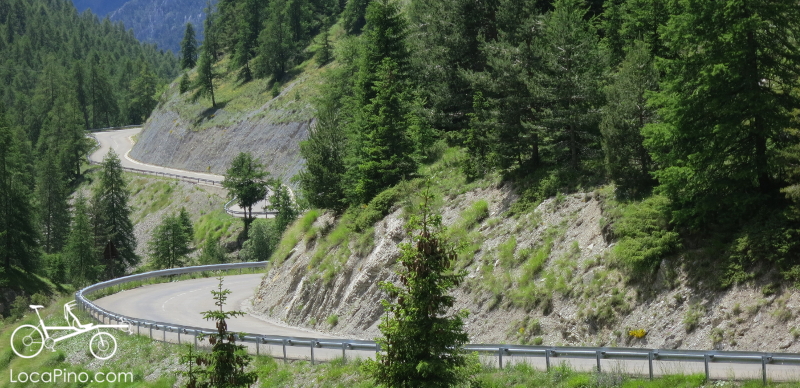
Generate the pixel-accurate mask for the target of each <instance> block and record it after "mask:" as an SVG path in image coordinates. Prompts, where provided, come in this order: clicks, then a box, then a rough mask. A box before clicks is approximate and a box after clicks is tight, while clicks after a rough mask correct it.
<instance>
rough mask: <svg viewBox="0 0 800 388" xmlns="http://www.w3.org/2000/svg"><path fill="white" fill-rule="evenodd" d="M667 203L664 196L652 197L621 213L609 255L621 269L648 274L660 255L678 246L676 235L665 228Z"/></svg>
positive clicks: (654, 266)
mask: <svg viewBox="0 0 800 388" xmlns="http://www.w3.org/2000/svg"><path fill="white" fill-rule="evenodd" d="M668 204H669V200H667V198H666V197H663V196H653V197H650V198H648V199H646V200H644V201H642V202H640V203H636V204H631V205H629V206H628V207H627V208H625V209H624V210H623V211H622V216H621V217H620V219H619V220H618V221H617V222H616V223H615V224H614V227H613V230H614V234H615V235H616V236H617V237H618V241H617V245H616V246H615V247H614V250H613V254H614V257H615V258H616V260H617V261H618V262H619V263H621V264H622V265H623V266H624V267H626V268H628V269H629V270H632V271H634V272H639V273H652V272H653V271H654V270H655V269H656V268H657V267H658V264H659V263H660V261H661V259H662V258H663V257H664V256H666V255H668V254H670V253H672V252H673V251H675V250H676V249H678V248H679V247H680V238H679V236H678V233H676V232H673V231H670V230H669V229H668V220H667V217H666V207H667V205H668Z"/></svg>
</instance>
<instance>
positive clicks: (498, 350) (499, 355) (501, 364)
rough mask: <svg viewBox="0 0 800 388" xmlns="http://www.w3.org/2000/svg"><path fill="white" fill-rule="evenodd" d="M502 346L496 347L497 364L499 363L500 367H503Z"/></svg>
mask: <svg viewBox="0 0 800 388" xmlns="http://www.w3.org/2000/svg"><path fill="white" fill-rule="evenodd" d="M503 350H505V349H503V348H499V349H497V364H498V365H499V367H500V369H503Z"/></svg>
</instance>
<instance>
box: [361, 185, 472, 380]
mask: <svg viewBox="0 0 800 388" xmlns="http://www.w3.org/2000/svg"><path fill="white" fill-rule="evenodd" d="M431 201H432V198H431V196H430V193H429V192H426V193H425V194H424V197H423V202H422V205H421V206H420V209H419V210H418V212H417V214H413V215H412V216H411V218H410V219H409V221H408V223H407V224H406V228H407V230H408V231H409V235H410V240H411V242H409V243H401V244H400V249H401V252H402V254H401V256H400V258H399V260H398V262H399V264H400V265H401V269H400V270H399V271H398V273H397V275H398V277H399V284H394V283H392V282H381V283H380V287H381V289H382V290H383V291H384V292H386V293H387V294H388V298H387V299H384V300H382V301H381V304H382V305H383V308H384V310H385V311H386V315H385V316H384V317H383V318H381V323H380V324H379V326H378V328H379V329H380V331H381V334H382V337H381V338H379V339H378V343H379V344H380V345H381V349H382V352H380V353H378V354H377V355H376V357H375V360H368V361H366V362H365V369H366V371H367V372H368V373H369V374H370V375H371V376H372V377H373V378H374V379H375V381H376V382H377V383H378V384H381V385H384V386H386V387H392V388H395V387H452V386H459V383H463V382H464V381H463V379H464V378H465V376H466V375H467V373H464V372H465V371H466V370H467V368H469V367H470V366H471V365H470V363H469V360H468V359H467V357H466V354H465V352H464V350H463V347H464V345H465V344H466V343H467V341H468V336H467V333H466V331H464V319H465V318H466V317H467V314H468V313H467V312H466V311H460V312H458V313H456V314H455V315H449V316H448V313H447V312H448V309H450V308H452V307H453V304H454V302H455V298H454V297H453V296H452V295H449V294H448V293H449V292H450V291H452V290H453V289H455V288H456V287H458V286H459V284H461V282H462V280H463V278H464V273H452V265H453V262H454V261H455V260H456V253H455V251H454V249H453V248H452V247H451V246H450V245H449V244H447V242H446V241H444V240H443V237H442V236H443V234H442V230H441V216H440V215H438V214H434V213H433V212H432V211H431Z"/></svg>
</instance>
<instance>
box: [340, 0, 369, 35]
mask: <svg viewBox="0 0 800 388" xmlns="http://www.w3.org/2000/svg"><path fill="white" fill-rule="evenodd" d="M370 1H371V0H347V5H345V7H344V12H342V20H343V22H344V28H345V30H346V31H347V32H349V33H351V34H360V33H361V29H362V28H364V25H365V24H366V23H367V21H366V14H367V6H369V3H370Z"/></svg>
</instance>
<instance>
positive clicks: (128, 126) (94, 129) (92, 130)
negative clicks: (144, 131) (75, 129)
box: [89, 124, 144, 132]
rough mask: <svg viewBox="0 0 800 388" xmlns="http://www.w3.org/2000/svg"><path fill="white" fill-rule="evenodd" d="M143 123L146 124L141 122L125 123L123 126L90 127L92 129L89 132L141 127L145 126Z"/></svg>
mask: <svg viewBox="0 0 800 388" xmlns="http://www.w3.org/2000/svg"><path fill="white" fill-rule="evenodd" d="M143 125H144V124H139V125H123V126H121V127H107V128H92V129H90V130H89V132H103V131H114V130H117V129H129V128H139V127H141V126H143Z"/></svg>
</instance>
